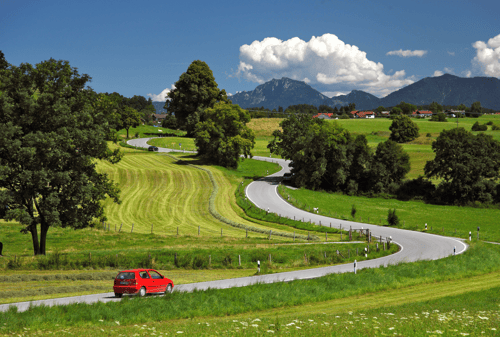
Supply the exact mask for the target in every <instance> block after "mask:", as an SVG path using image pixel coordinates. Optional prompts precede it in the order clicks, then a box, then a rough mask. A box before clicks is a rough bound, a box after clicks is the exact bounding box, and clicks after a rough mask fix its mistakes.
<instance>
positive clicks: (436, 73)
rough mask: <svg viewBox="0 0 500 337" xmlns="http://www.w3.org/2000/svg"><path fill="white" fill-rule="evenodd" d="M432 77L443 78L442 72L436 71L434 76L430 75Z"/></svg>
mask: <svg viewBox="0 0 500 337" xmlns="http://www.w3.org/2000/svg"><path fill="white" fill-rule="evenodd" d="M432 76H434V77H437V76H443V72H442V71H441V70H436V71H435V72H434V75H432Z"/></svg>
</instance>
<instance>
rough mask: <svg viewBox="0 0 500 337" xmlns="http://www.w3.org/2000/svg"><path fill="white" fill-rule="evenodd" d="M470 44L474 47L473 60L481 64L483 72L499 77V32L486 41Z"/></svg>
mask: <svg viewBox="0 0 500 337" xmlns="http://www.w3.org/2000/svg"><path fill="white" fill-rule="evenodd" d="M472 46H473V47H474V48H476V56H475V57H474V59H473V62H476V63H477V64H478V65H480V66H481V69H482V70H483V72H484V74H486V75H489V76H494V77H500V34H499V35H497V36H495V37H493V38H491V39H489V40H488V43H485V42H483V41H476V42H474V43H473V44H472Z"/></svg>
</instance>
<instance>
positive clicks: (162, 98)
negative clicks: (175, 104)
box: [148, 84, 175, 102]
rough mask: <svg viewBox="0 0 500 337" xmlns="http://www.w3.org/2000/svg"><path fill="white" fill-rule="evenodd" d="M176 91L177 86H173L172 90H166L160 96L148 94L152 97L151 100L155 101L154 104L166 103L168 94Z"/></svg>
mask: <svg viewBox="0 0 500 337" xmlns="http://www.w3.org/2000/svg"><path fill="white" fill-rule="evenodd" d="M174 89H175V85H173V84H172V86H171V87H170V88H166V89H164V90H163V91H162V92H160V93H159V94H158V95H155V94H148V96H149V97H151V99H152V100H153V101H154V102H165V101H166V100H167V94H168V93H169V92H170V91H172V90H174Z"/></svg>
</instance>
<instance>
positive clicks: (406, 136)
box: [389, 115, 419, 143]
mask: <svg viewBox="0 0 500 337" xmlns="http://www.w3.org/2000/svg"><path fill="white" fill-rule="evenodd" d="M389 130H391V135H390V137H389V139H390V140H393V141H395V142H397V143H407V142H410V141H412V140H414V139H415V138H417V137H418V136H419V133H418V130H419V127H418V125H417V124H416V123H415V122H413V121H412V120H411V119H410V117H408V116H405V115H401V116H396V117H394V118H393V120H392V124H391V126H390V127H389Z"/></svg>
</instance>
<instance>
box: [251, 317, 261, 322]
mask: <svg viewBox="0 0 500 337" xmlns="http://www.w3.org/2000/svg"><path fill="white" fill-rule="evenodd" d="M252 322H260V319H258V318H256V319H254V320H253V321H252Z"/></svg>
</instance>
